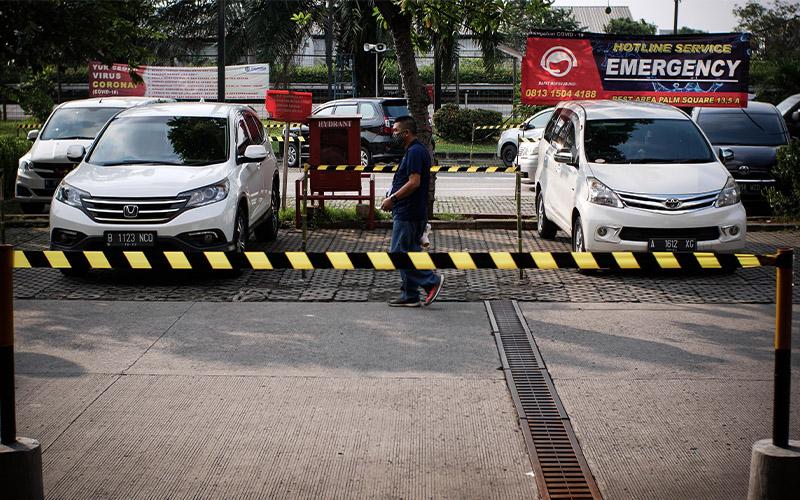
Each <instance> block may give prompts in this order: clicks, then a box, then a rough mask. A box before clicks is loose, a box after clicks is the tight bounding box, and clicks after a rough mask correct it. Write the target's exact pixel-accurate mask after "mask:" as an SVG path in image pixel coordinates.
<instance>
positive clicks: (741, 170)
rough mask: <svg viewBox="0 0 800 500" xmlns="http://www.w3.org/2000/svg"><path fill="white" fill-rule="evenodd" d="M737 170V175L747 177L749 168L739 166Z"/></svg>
mask: <svg viewBox="0 0 800 500" xmlns="http://www.w3.org/2000/svg"><path fill="white" fill-rule="evenodd" d="M738 170H739V173H740V174H742V175H747V174H749V173H750V167H748V166H747V165H742V166H740V167H739V169H738Z"/></svg>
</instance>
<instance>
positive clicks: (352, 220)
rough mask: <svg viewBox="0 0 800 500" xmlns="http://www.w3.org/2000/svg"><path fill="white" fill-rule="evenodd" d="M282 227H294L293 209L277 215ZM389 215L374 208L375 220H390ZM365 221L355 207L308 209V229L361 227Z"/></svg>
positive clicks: (364, 224)
mask: <svg viewBox="0 0 800 500" xmlns="http://www.w3.org/2000/svg"><path fill="white" fill-rule="evenodd" d="M278 217H279V218H280V221H281V225H282V226H289V227H293V226H294V208H288V207H287V208H285V209H283V210H281V211H280V213H279V214H278ZM391 218H392V216H391V214H389V213H387V212H384V211H382V210H379V209H378V207H375V220H376V221H380V220H391ZM366 224H367V219H366V218H364V217H359V215H358V213H357V212H356V207H327V206H326V207H325V208H324V209H321V210H320V209H309V211H308V227H309V228H326V227H362V226H366Z"/></svg>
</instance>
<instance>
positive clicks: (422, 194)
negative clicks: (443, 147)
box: [392, 139, 431, 221]
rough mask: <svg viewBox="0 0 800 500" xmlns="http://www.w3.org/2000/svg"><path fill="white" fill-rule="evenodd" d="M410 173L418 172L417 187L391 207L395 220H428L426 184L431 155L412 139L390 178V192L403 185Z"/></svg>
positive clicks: (427, 183)
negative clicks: (392, 176) (418, 180)
mask: <svg viewBox="0 0 800 500" xmlns="http://www.w3.org/2000/svg"><path fill="white" fill-rule="evenodd" d="M411 174H419V176H420V182H419V187H418V188H417V189H416V190H415V191H414V192H413V193H411V194H410V195H408V196H406V197H405V198H403V199H398V200H397V203H395V204H394V206H393V207H392V217H394V219H395V220H403V221H422V220H428V185H429V184H430V178H431V155H430V154H428V148H426V147H425V146H424V145H423V144H422V143H421V142H419V141H418V140H416V139H414V142H412V143H411V144H410V145H409V146H408V149H406V153H405V155H403V159H402V160H401V161H400V165H399V166H398V167H397V172H395V174H394V178H393V179H392V193H393V194H394V193H396V192H397V191H398V190H399V189H400V188H401V187H403V186H404V185H405V184H406V182H408V178H409V177H410V176H411Z"/></svg>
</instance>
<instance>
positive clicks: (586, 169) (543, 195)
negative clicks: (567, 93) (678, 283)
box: [536, 101, 747, 252]
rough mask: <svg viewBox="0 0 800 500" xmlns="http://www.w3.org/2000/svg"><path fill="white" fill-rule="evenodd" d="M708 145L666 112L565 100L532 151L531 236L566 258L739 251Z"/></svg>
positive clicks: (722, 180) (732, 189)
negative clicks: (563, 240)
mask: <svg viewBox="0 0 800 500" xmlns="http://www.w3.org/2000/svg"><path fill="white" fill-rule="evenodd" d="M718 153H719V156H720V158H718V157H717V156H716V155H715V154H714V150H713V148H712V147H711V145H710V143H709V141H708V139H707V138H706V137H705V135H703V133H702V131H700V129H699V128H698V127H697V125H695V123H694V122H693V121H692V120H691V119H690V118H689V117H688V116H687V115H686V114H685V113H683V112H682V111H680V110H678V109H677V108H674V107H672V106H667V105H661V104H652V103H632V102H620V101H571V102H566V103H561V104H559V105H558V106H557V107H556V110H555V112H554V113H553V116H552V118H551V119H550V121H549V122H548V124H547V127H546V129H545V133H544V136H543V137H542V140H541V141H540V143H539V168H538V170H537V173H536V192H537V195H536V207H537V208H536V212H537V216H538V226H537V229H538V232H539V234H540V236H541V237H542V238H545V239H552V238H554V237H555V235H556V231H557V229H559V228H560V229H562V230H564V231H565V232H566V233H567V234H569V235H570V236H571V237H572V248H573V250H574V251H601V252H604V251H640V252H644V251H669V252H684V251H720V252H731V251H736V250H740V249H742V248H743V247H744V244H745V232H746V229H747V225H746V216H745V210H744V207H743V206H742V204H741V201H740V193H739V188H738V187H737V185H736V182H734V180H733V178H732V177H731V176H730V174H729V173H728V171H727V169H726V168H725V166H724V165H723V163H722V161H730V160H731V159H732V156H733V153H732V152H731V151H730V150H724V149H721V150H720V151H718Z"/></svg>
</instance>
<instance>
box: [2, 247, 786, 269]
mask: <svg viewBox="0 0 800 500" xmlns="http://www.w3.org/2000/svg"><path fill="white" fill-rule="evenodd" d="M775 263H776V257H775V256H773V255H753V254H715V253H661V252H653V253H632V252H609V253H590V252H408V253H392V252H244V253H237V252H196V253H192V252H178V251H160V250H143V251H127V250H98V251H60V250H15V251H14V267H15V268H18V269H24V268H53V269H76V270H89V269H126V270H131V269H141V270H201V271H209V270H231V269H253V270H273V269H298V270H311V269H342V270H347V269H373V270H378V271H393V270H396V269H461V270H471V269H509V270H510V269H582V270H593V269H607V270H646V271H654V270H686V271H699V270H710V269H727V270H731V269H738V268H753V267H761V266H771V265H775Z"/></svg>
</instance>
